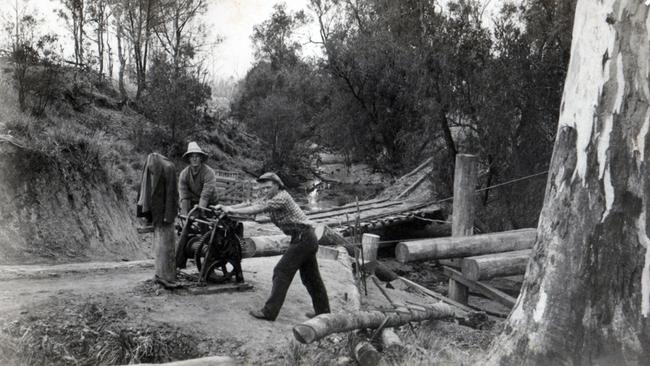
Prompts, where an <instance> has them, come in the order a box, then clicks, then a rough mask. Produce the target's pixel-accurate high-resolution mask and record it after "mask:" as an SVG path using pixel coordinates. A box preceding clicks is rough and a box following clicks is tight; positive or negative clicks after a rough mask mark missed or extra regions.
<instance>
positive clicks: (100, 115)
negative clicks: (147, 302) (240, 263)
mask: <svg viewBox="0 0 650 366" xmlns="http://www.w3.org/2000/svg"><path fill="white" fill-rule="evenodd" d="M0 70H1V72H0V74H1V75H0V111H2V113H0V170H1V171H2V172H3V174H2V175H1V176H0V206H2V207H3V209H2V213H3V214H2V215H0V264H20V263H39V262H71V261H86V260H120V259H138V258H144V257H147V256H149V255H150V254H149V253H148V250H147V244H144V243H142V242H141V240H140V238H139V237H138V235H137V233H136V231H135V228H136V226H137V225H138V223H137V220H136V218H135V215H134V211H135V196H136V190H137V187H138V186H139V180H140V175H141V169H142V163H143V161H144V159H145V158H146V155H147V154H149V153H150V152H154V151H157V152H160V153H163V154H165V146H164V145H160V144H156V143H155V141H156V138H157V136H158V134H159V133H160V128H161V127H160V126H158V125H157V124H156V123H155V122H154V121H150V120H148V119H147V118H145V117H144V116H143V115H142V114H140V113H139V112H138V111H137V107H135V106H134V105H132V104H130V103H122V102H121V101H120V100H119V98H118V96H119V95H118V92H117V91H116V90H115V89H114V88H113V87H112V86H111V85H110V84H109V85H106V84H103V85H98V84H97V83H95V82H94V81H93V80H94V77H95V75H88V74H84V73H81V72H79V71H76V70H73V69H67V70H66V71H65V72H64V77H63V80H64V81H63V83H62V85H61V86H60V88H59V90H60V92H59V93H58V94H57V95H56V96H55V100H54V101H53V102H52V103H51V105H50V106H49V107H48V108H47V110H46V114H45V117H42V118H35V117H32V116H30V115H28V114H25V113H22V112H20V111H19V109H18V104H17V97H16V92H15V90H14V87H13V85H12V81H11V72H12V68H11V67H10V66H9V65H7V64H6V63H0ZM208 113H209V112H208ZM208 117H209V116H208ZM208 121H210V125H209V126H206V129H205V131H204V132H201V133H198V134H196V135H193V136H189V137H188V140H189V139H194V140H197V141H199V144H200V145H201V146H202V147H203V148H204V150H205V151H206V152H208V153H209V155H210V159H209V161H208V164H209V165H211V166H212V167H214V168H217V169H225V170H233V171H238V172H240V173H242V174H243V175H247V173H246V172H251V174H256V173H258V172H259V169H260V167H259V162H258V161H259V157H260V155H261V154H260V148H259V146H260V143H259V141H258V140H257V139H256V138H255V137H254V136H252V135H249V134H247V133H246V132H245V131H242V129H241V128H240V126H239V125H238V124H237V123H235V122H233V121H229V120H217V119H216V118H212V117H209V118H208ZM178 155H180V153H177V155H176V156H169V157H170V158H171V159H172V160H173V161H175V163H176V166H177V169H178V170H179V171H180V169H182V168H183V167H184V166H185V163H184V162H183V161H181V160H180V156H178Z"/></svg>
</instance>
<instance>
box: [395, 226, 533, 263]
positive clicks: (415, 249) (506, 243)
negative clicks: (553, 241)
mask: <svg viewBox="0 0 650 366" xmlns="http://www.w3.org/2000/svg"><path fill="white" fill-rule="evenodd" d="M536 235H537V229H520V230H512V231H503V232H499V233H489V234H482V235H472V236H459V237H447V238H433V239H423V240H413V241H408V242H401V243H398V244H397V246H396V247H395V258H397V260H398V261H400V262H402V263H406V262H412V261H416V260H427V259H448V258H463V257H471V256H476V255H483V254H491V253H501V252H510V251H513V250H523V249H530V248H532V247H533V244H534V242H535V236H536Z"/></svg>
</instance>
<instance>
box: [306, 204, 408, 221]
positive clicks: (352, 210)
mask: <svg viewBox="0 0 650 366" xmlns="http://www.w3.org/2000/svg"><path fill="white" fill-rule="evenodd" d="M402 203H403V202H402V201H388V202H382V203H377V204H372V205H371V206H364V207H363V210H364V211H369V210H376V209H380V208H385V207H391V206H397V205H401V204H402ZM359 208H361V206H359ZM356 212H357V207H350V208H346V209H343V210H340V211H339V210H337V211H331V212H326V213H317V214H311V213H310V214H307V216H308V217H309V218H310V219H312V220H315V219H322V218H326V217H334V216H339V215H345V214H353V213H356Z"/></svg>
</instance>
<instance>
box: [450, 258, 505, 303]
mask: <svg viewBox="0 0 650 366" xmlns="http://www.w3.org/2000/svg"><path fill="white" fill-rule="evenodd" d="M443 272H444V274H445V275H447V276H449V278H450V279H453V280H454V281H456V282H460V283H462V284H463V285H465V286H467V287H468V288H470V289H472V290H473V291H476V292H478V293H480V294H483V295H485V296H487V297H489V298H490V299H492V300H494V301H496V302H498V303H500V304H502V305H504V306H507V307H510V308H512V307H513V306H515V302H516V301H517V299H515V298H514V297H512V296H510V295H508V294H506V293H505V292H502V291H499V290H497V289H496V288H494V287H492V286H489V285H487V284H485V283H482V282H479V281H472V280H469V279H467V278H465V277H464V276H463V274H462V273H460V272H458V271H456V270H453V269H451V268H449V267H443Z"/></svg>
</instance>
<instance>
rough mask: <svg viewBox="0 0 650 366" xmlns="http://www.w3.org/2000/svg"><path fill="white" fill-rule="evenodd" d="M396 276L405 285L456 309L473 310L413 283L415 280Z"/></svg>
mask: <svg viewBox="0 0 650 366" xmlns="http://www.w3.org/2000/svg"><path fill="white" fill-rule="evenodd" d="M397 278H399V279H400V280H401V281H402V282H404V283H405V284H406V285H407V286H410V287H413V288H415V289H417V290H419V291H420V292H422V293H424V294H426V295H429V296H431V297H433V298H435V299H438V300H440V301H442V302H444V303H446V304H449V305H452V306H454V307H456V308H458V310H461V311H464V312H465V313H471V312H473V311H474V310H472V308H470V307H469V306H467V305H464V304H461V303H459V302H458V301H454V300H452V299H450V298H448V297H446V296H443V295H441V294H439V293H437V292H435V291H432V290H429V289H428V288H426V287H424V286H422V285H420V284H418V283H415V282H413V281H411V280H409V279H407V278H404V277H402V276H398V277H397ZM460 315H465V314H460Z"/></svg>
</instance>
